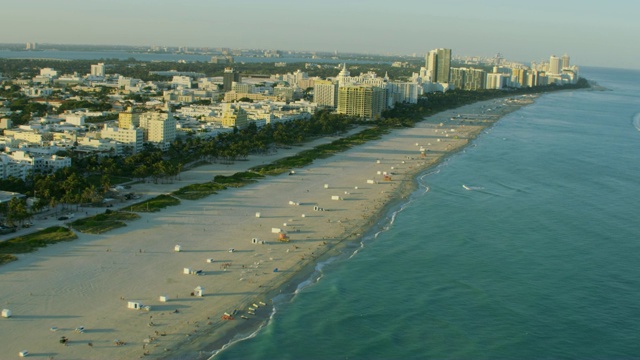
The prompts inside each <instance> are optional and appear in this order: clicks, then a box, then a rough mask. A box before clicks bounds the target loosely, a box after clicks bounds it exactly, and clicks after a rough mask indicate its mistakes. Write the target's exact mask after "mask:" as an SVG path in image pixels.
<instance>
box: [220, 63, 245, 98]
mask: <svg viewBox="0 0 640 360" xmlns="http://www.w3.org/2000/svg"><path fill="white" fill-rule="evenodd" d="M240 79H241V77H240V73H239V72H236V71H235V70H233V68H225V69H224V74H222V91H224V92H227V91H231V87H232V85H233V82H234V81H235V82H240Z"/></svg>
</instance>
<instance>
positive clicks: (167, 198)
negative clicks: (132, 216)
mask: <svg viewBox="0 0 640 360" xmlns="http://www.w3.org/2000/svg"><path fill="white" fill-rule="evenodd" d="M176 205H180V200H178V199H176V198H175V197H173V196H171V195H165V194H163V195H158V196H156V197H154V198H153V199H149V200H146V201H143V202H140V203H137V204H133V205H131V206H129V207H128V209H129V210H130V211H135V212H157V211H160V210H162V209H164V208H166V207H168V206H176Z"/></svg>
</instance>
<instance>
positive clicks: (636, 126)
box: [633, 112, 640, 131]
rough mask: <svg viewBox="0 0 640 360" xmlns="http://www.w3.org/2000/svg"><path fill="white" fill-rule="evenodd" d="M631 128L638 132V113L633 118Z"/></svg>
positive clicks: (639, 128) (639, 127)
mask: <svg viewBox="0 0 640 360" xmlns="http://www.w3.org/2000/svg"><path fill="white" fill-rule="evenodd" d="M633 126H634V127H635V128H636V130H638V131H640V112H639V113H637V114H635V115H634V116H633Z"/></svg>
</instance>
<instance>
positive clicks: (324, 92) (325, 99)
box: [313, 80, 338, 108]
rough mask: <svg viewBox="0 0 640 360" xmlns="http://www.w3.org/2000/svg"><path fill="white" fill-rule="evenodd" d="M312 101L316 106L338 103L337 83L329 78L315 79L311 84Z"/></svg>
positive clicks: (334, 105) (332, 105) (331, 105)
mask: <svg viewBox="0 0 640 360" xmlns="http://www.w3.org/2000/svg"><path fill="white" fill-rule="evenodd" d="M313 102H315V103H316V104H318V106H330V107H334V108H335V107H336V106H337V105H338V84H336V83H334V82H332V81H329V80H316V82H315V83H314V85H313Z"/></svg>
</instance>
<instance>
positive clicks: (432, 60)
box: [425, 49, 451, 83]
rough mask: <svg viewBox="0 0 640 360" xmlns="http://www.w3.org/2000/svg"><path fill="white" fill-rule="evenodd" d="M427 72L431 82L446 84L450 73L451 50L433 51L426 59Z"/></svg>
mask: <svg viewBox="0 0 640 360" xmlns="http://www.w3.org/2000/svg"><path fill="white" fill-rule="evenodd" d="M425 60H426V68H427V72H429V73H430V74H431V81H432V82H439V83H448V82H449V76H450V72H451V49H435V50H431V51H429V53H428V54H427V57H426V59H425Z"/></svg>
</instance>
